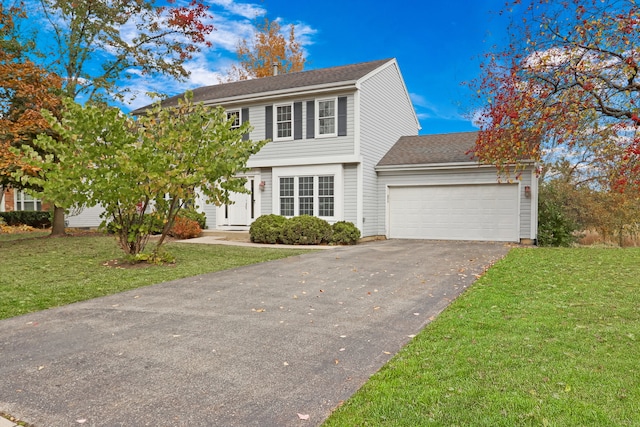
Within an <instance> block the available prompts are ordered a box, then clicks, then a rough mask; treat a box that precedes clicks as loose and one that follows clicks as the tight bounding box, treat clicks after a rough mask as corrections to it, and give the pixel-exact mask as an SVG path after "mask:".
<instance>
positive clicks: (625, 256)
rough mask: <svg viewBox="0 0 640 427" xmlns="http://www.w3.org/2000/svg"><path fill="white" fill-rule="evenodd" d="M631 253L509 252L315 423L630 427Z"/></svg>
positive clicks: (633, 358) (637, 269)
mask: <svg viewBox="0 0 640 427" xmlns="http://www.w3.org/2000/svg"><path fill="white" fill-rule="evenodd" d="M639 425H640V249H593V248H583V249H540V248H538V249H514V250H512V251H511V252H510V253H509V255H508V256H507V257H506V258H505V259H504V260H502V261H500V262H499V263H497V264H496V265H495V266H494V267H493V268H491V269H490V270H489V271H488V273H487V274H486V275H485V276H484V277H482V278H481V279H480V280H479V281H477V282H476V284H474V286H473V287H472V288H471V289H470V290H468V291H467V292H466V293H465V294H463V295H462V296H461V297H460V298H459V299H458V300H456V301H455V302H454V303H453V304H452V305H451V306H450V307H449V308H448V309H447V310H445V312H443V313H442V314H441V315H440V316H439V317H438V318H437V319H436V320H435V321H434V322H433V323H431V324H430V325H428V326H427V328H425V329H424V330H423V331H422V332H421V333H420V334H419V335H418V336H417V337H416V338H414V339H413V341H412V342H411V343H410V344H409V345H408V346H407V347H405V348H404V349H403V350H402V351H401V352H400V353H399V354H398V355H396V356H395V357H394V358H393V359H392V360H391V361H390V363H388V364H387V365H386V366H385V367H384V368H383V369H382V370H381V371H380V372H378V373H377V374H376V375H374V376H373V377H372V378H371V380H370V381H369V382H368V383H367V384H365V386H364V387H363V388H362V389H361V390H360V391H359V392H358V393H357V394H356V395H355V396H354V397H353V398H352V399H350V400H348V401H347V402H346V403H345V404H344V406H342V407H341V408H340V409H338V410H337V411H336V412H335V413H334V414H333V415H332V416H331V417H330V419H329V420H328V421H327V422H326V424H325V426H411V427H414V426H639Z"/></svg>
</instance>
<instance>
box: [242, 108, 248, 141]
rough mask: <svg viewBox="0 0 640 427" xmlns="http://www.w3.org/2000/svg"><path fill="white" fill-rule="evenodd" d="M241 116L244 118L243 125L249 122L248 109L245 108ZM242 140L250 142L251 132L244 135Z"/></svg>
mask: <svg viewBox="0 0 640 427" xmlns="http://www.w3.org/2000/svg"><path fill="white" fill-rule="evenodd" d="M240 115H241V116H242V123H245V122H248V121H249V109H248V108H243V109H242V112H241V113H240ZM242 140H243V141H248V140H249V132H247V133H245V134H244V135H242Z"/></svg>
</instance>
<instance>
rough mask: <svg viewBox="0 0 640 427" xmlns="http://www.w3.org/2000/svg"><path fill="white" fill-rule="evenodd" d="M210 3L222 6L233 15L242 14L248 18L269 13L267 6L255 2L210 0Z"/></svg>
mask: <svg viewBox="0 0 640 427" xmlns="http://www.w3.org/2000/svg"><path fill="white" fill-rule="evenodd" d="M209 3H210V4H212V5H215V6H220V7H222V8H223V9H224V11H225V12H228V13H230V14H232V15H237V16H241V17H243V18H247V19H255V18H256V17H258V16H263V15H265V14H266V13H267V10H266V9H265V8H263V7H262V6H259V5H257V4H255V3H239V2H236V1H233V0H209ZM212 9H213V8H212Z"/></svg>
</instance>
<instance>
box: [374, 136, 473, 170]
mask: <svg viewBox="0 0 640 427" xmlns="http://www.w3.org/2000/svg"><path fill="white" fill-rule="evenodd" d="M477 136H478V132H459V133H448V134H439V135H417V136H402V137H400V139H398V141H397V142H396V143H395V144H394V146H393V147H391V149H390V150H389V151H388V152H387V154H385V155H384V157H383V158H382V159H381V160H380V162H379V163H378V166H401V165H428V164H442V163H470V162H474V163H475V162H477V158H475V157H474V156H473V154H468V152H469V151H470V150H472V149H473V148H474V147H475V143H476V138H477Z"/></svg>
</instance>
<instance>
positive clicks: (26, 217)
mask: <svg viewBox="0 0 640 427" xmlns="http://www.w3.org/2000/svg"><path fill="white" fill-rule="evenodd" d="M0 217H2V218H3V219H4V221H5V222H6V223H7V225H11V226H13V225H21V224H22V225H28V226H30V227H34V228H47V227H50V226H51V214H50V213H49V212H47V211H11V212H0Z"/></svg>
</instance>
